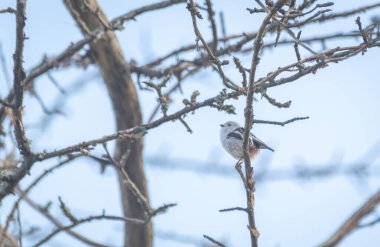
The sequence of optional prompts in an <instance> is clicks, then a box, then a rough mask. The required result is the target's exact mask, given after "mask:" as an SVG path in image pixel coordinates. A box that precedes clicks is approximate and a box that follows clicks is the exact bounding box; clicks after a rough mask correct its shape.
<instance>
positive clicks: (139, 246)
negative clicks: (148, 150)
mask: <svg viewBox="0 0 380 247" xmlns="http://www.w3.org/2000/svg"><path fill="white" fill-rule="evenodd" d="M64 2H65V4H66V7H67V8H68V9H69V11H70V13H71V15H72V17H73V18H74V19H75V21H76V22H77V24H78V26H79V27H80V29H81V31H82V33H83V34H84V35H89V34H90V33H91V32H93V31H95V30H97V29H99V28H107V27H108V25H109V22H108V20H107V17H106V15H105V14H104V12H103V11H102V9H101V8H100V6H99V5H98V3H97V1H96V0H64ZM90 49H91V56H92V58H93V59H94V60H95V62H96V63H97V65H98V66H99V69H100V71H101V75H102V77H103V79H104V82H105V84H106V86H107V90H108V93H109V95H110V98H111V101H112V105H113V109H114V112H115V117H116V127H117V130H122V129H127V128H130V127H133V126H136V125H141V123H142V116H141V109H140V104H139V101H138V97H137V92H136V88H135V85H134V83H133V80H132V77H131V74H130V69H129V67H128V64H127V63H126V61H125V58H124V56H123V54H122V50H121V48H120V44H119V42H118V40H117V38H116V35H115V33H114V32H113V31H107V32H106V33H105V35H103V36H102V38H101V39H98V40H97V41H95V42H93V43H91V44H90ZM142 149H143V141H142V139H139V140H136V141H134V142H133V143H130V142H129V141H121V140H119V141H117V145H116V150H115V159H116V160H121V158H122V157H123V155H124V154H127V153H128V158H127V160H126V162H125V163H124V164H123V166H124V169H125V171H126V172H127V173H128V174H129V176H130V177H131V179H132V181H133V182H134V183H135V184H136V185H137V187H138V188H139V190H140V191H141V193H142V194H143V195H144V196H145V197H146V198H147V199H148V198H149V197H148V191H147V184H146V178H145V174H144V169H143V159H142ZM119 182H120V191H121V197H122V204H123V205H122V206H123V211H124V215H125V216H126V217H134V218H139V219H144V217H145V215H144V211H143V209H142V208H141V207H140V205H139V204H138V202H137V200H136V198H135V197H134V196H133V194H132V193H131V191H130V190H129V189H128V187H127V185H126V184H124V183H123V178H122V176H121V175H120V174H119ZM124 237H125V242H124V246H128V247H135V246H136V247H143V246H152V224H151V222H149V223H148V224H146V225H145V226H139V225H136V224H134V225H133V224H126V225H125V233H124Z"/></svg>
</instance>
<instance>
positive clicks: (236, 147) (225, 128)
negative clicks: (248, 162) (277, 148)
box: [220, 121, 274, 163]
mask: <svg viewBox="0 0 380 247" xmlns="http://www.w3.org/2000/svg"><path fill="white" fill-rule="evenodd" d="M220 127H222V128H221V129H220V142H221V143H222V146H223V147H224V149H225V150H226V151H227V152H228V153H229V154H231V155H232V157H234V158H235V159H237V160H238V163H240V162H241V160H242V159H244V154H243V139H244V128H243V127H241V126H240V125H239V124H238V123H236V122H233V121H229V122H227V123H225V124H221V125H220ZM260 149H269V150H270V151H272V152H274V150H273V149H272V148H270V147H269V146H268V145H266V144H265V143H264V142H262V141H260V139H258V138H257V137H256V136H255V135H253V134H252V133H249V157H250V158H251V159H254V158H255V157H256V156H257V155H258V153H259V152H260Z"/></svg>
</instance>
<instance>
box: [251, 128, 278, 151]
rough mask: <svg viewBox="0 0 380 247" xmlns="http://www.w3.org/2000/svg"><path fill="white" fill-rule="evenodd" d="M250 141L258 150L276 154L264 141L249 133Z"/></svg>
mask: <svg viewBox="0 0 380 247" xmlns="http://www.w3.org/2000/svg"><path fill="white" fill-rule="evenodd" d="M249 139H250V141H251V140H252V142H253V144H254V145H255V147H256V148H261V149H269V150H270V151H272V152H274V150H273V149H272V148H270V147H269V146H268V145H267V144H265V143H264V142H263V141H261V140H260V139H259V138H257V137H256V136H255V135H254V134H252V133H249Z"/></svg>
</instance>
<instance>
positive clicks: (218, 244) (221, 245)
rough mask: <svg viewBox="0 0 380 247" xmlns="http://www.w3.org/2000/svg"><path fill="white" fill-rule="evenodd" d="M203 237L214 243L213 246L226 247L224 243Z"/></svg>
mask: <svg viewBox="0 0 380 247" xmlns="http://www.w3.org/2000/svg"><path fill="white" fill-rule="evenodd" d="M203 237H204V238H205V239H207V240H208V241H210V242H212V243H213V244H216V245H217V246H219V247H225V245H224V244H222V243H221V242H219V241H216V240H215V239H213V238H212V237H210V236H207V235H203Z"/></svg>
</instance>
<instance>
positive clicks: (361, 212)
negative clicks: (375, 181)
mask: <svg viewBox="0 0 380 247" xmlns="http://www.w3.org/2000/svg"><path fill="white" fill-rule="evenodd" d="M379 203H380V190H379V191H377V192H376V193H375V194H374V195H373V196H372V197H371V198H369V199H368V200H367V201H366V202H365V203H364V204H363V205H362V206H361V207H360V208H359V209H358V210H357V211H355V212H354V214H353V215H352V216H351V217H350V218H348V219H347V220H346V222H344V223H343V225H341V226H340V227H339V229H338V230H337V231H336V232H335V233H334V234H333V235H332V236H331V237H329V238H328V239H327V240H326V241H325V242H323V243H322V244H321V245H320V246H321V247H333V246H336V245H337V244H338V243H339V242H340V241H341V240H342V239H343V238H345V237H347V236H348V235H349V234H350V233H351V232H352V231H354V230H355V229H357V227H358V226H359V222H360V220H361V219H363V218H364V217H365V216H366V215H368V214H369V213H371V212H372V211H373V210H374V209H375V207H376V206H377V205H379Z"/></svg>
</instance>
